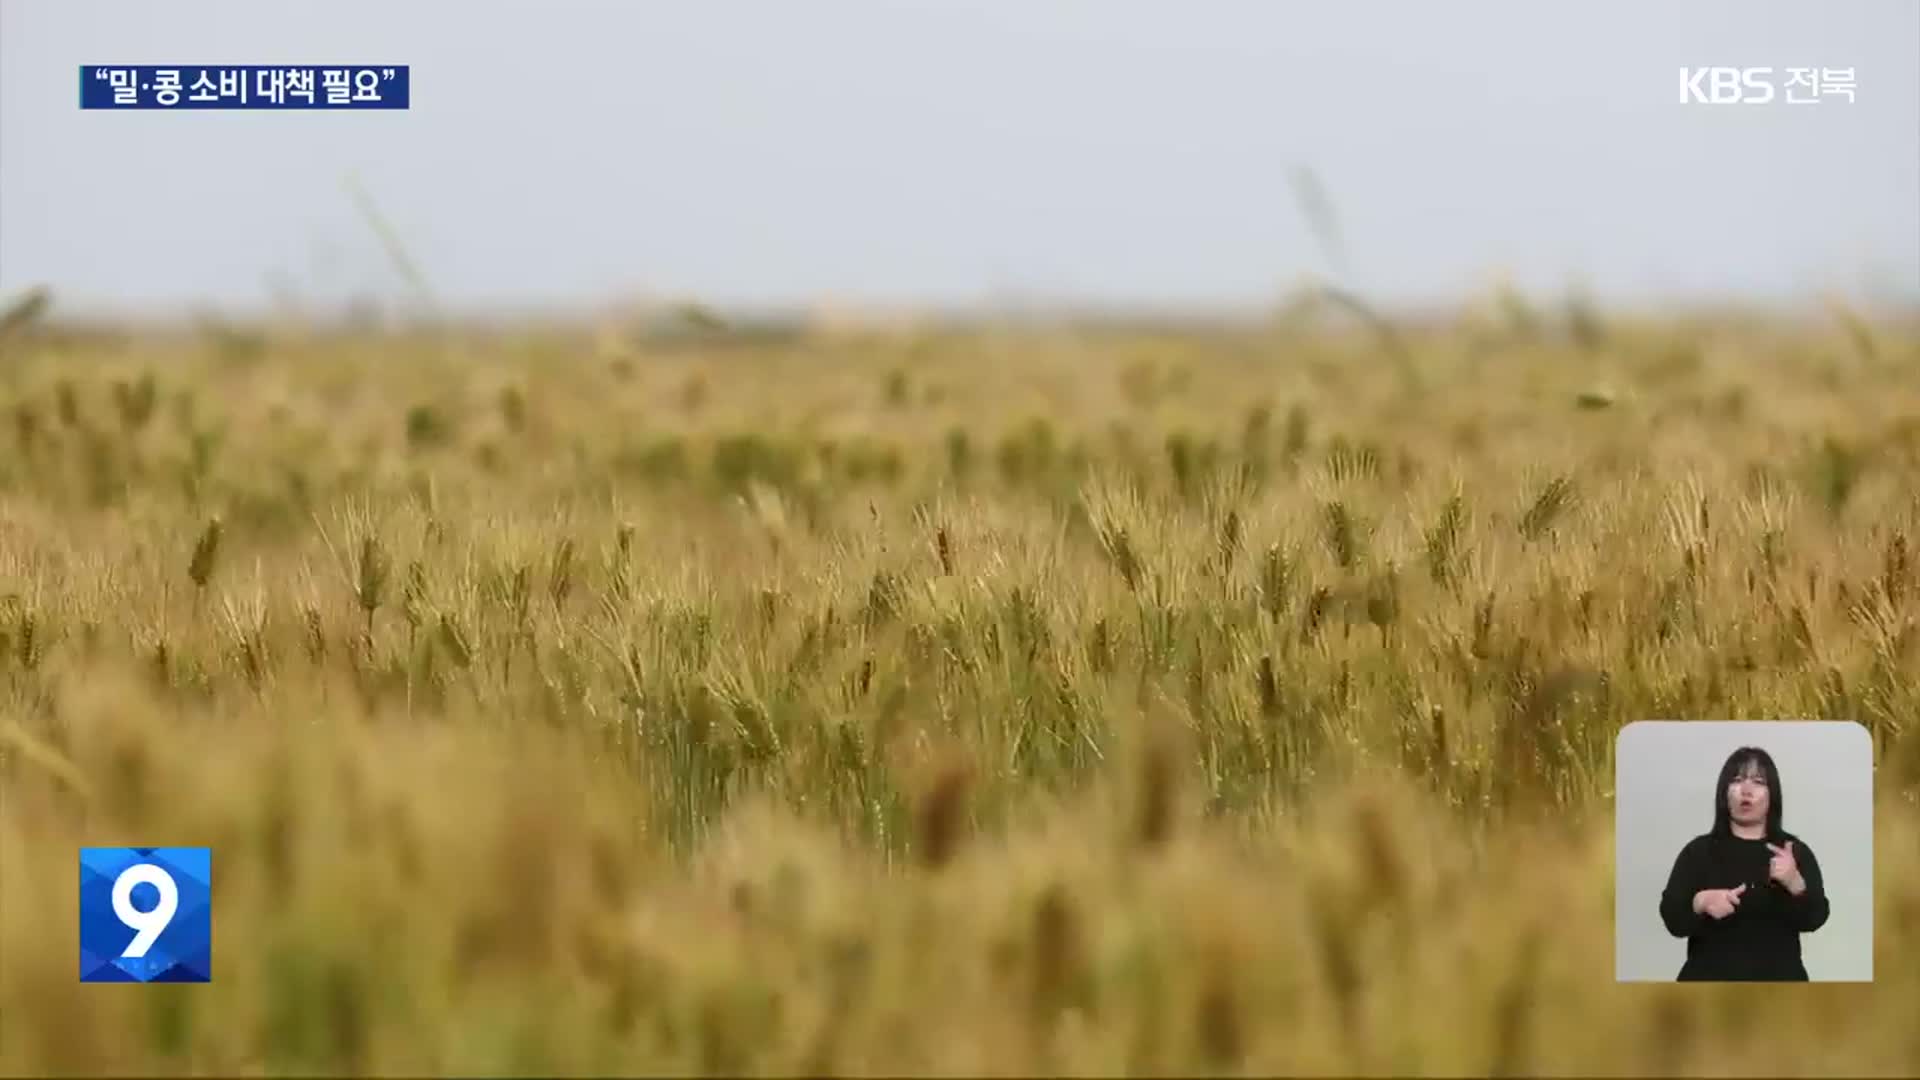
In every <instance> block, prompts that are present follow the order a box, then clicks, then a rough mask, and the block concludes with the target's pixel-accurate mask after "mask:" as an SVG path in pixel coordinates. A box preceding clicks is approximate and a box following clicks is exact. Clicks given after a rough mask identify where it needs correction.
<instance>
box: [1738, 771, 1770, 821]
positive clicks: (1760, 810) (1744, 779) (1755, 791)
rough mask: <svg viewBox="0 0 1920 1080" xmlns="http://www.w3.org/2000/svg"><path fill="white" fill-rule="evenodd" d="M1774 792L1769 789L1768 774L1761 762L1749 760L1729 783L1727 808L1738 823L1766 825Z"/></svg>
mask: <svg viewBox="0 0 1920 1080" xmlns="http://www.w3.org/2000/svg"><path fill="white" fill-rule="evenodd" d="M1771 799H1772V792H1770V791H1768V790H1767V774H1766V773H1765V772H1763V771H1761V769H1760V763H1759V762H1757V761H1749V762H1747V763H1746V764H1744V765H1742V766H1741V767H1740V771H1739V772H1738V773H1736V774H1734V777H1733V782H1732V783H1730V784H1728V785H1727V810H1728V812H1729V813H1731V814H1732V815H1733V820H1734V824H1736V825H1764V824H1766V821H1767V809H1768V807H1769V805H1770V802H1771Z"/></svg>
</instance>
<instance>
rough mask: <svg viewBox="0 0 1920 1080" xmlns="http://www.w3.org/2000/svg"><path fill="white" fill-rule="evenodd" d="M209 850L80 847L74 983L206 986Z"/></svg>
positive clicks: (210, 911)
mask: <svg viewBox="0 0 1920 1080" xmlns="http://www.w3.org/2000/svg"><path fill="white" fill-rule="evenodd" d="M212 889H213V850H212V849H211V848H203V847H170V848H168V847H160V848H156V847H90V848H81V849H80V981H81V982H212V981H213V892H212Z"/></svg>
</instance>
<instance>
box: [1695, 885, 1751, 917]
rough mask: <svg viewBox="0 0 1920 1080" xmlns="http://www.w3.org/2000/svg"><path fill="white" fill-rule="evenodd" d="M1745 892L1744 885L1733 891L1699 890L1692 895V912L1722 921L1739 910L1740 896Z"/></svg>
mask: <svg viewBox="0 0 1920 1080" xmlns="http://www.w3.org/2000/svg"><path fill="white" fill-rule="evenodd" d="M1746 891H1747V887H1746V886H1745V885H1742V886H1740V887H1738V888H1734V889H1701V890H1700V891H1699V892H1697V893H1694V894H1693V910H1695V911H1697V912H1699V913H1700V914H1702V915H1707V916H1710V917H1712V918H1715V919H1724V918H1726V917H1727V916H1729V915H1731V914H1733V913H1734V912H1735V911H1738V910H1739V909H1740V894H1741V893H1744V892H1746Z"/></svg>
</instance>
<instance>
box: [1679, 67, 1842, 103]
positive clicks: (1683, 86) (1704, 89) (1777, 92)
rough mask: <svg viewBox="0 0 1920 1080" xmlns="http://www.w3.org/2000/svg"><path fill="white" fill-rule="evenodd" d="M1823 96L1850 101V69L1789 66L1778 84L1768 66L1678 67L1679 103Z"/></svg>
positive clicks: (1813, 99) (1801, 99) (1816, 99)
mask: <svg viewBox="0 0 1920 1080" xmlns="http://www.w3.org/2000/svg"><path fill="white" fill-rule="evenodd" d="M1782 90H1784V96H1783V95H1782V93H1781V91H1782ZM1822 97H1844V98H1846V99H1847V103H1848V104H1852V103H1853V69H1852V68H1788V69H1787V81H1786V85H1785V86H1784V87H1779V88H1777V87H1776V86H1775V80H1774V77H1773V69H1772V68H1770V67H1750V68H1736V67H1703V68H1684V67H1683V68H1681V69H1680V104H1682V105H1767V104H1771V103H1772V102H1773V101H1774V100H1775V99H1777V98H1783V100H1785V101H1786V103H1787V104H1789V105H1817V104H1819V102H1820V99H1821V98H1822Z"/></svg>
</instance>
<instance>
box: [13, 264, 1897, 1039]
mask: <svg viewBox="0 0 1920 1080" xmlns="http://www.w3.org/2000/svg"><path fill="white" fill-rule="evenodd" d="M1916 376H1920V328H1917V327H1916V326H1914V325H1913V324H1912V323H1911V322H1910V321H1907V322H1902V321H1899V320H1897V319H1891V318H1888V319H1873V320H1870V319H1868V318H1867V317H1865V316H1861V315H1856V314H1853V313H1851V312H1849V311H1848V310H1847V309H1845V308H1844V307H1840V306H1837V305H1836V306H1833V307H1831V308H1829V309H1827V310H1826V311H1824V312H1823V313H1821V314H1820V316H1819V317H1818V318H1814V319H1801V320H1786V319H1778V318H1772V317H1768V316H1766V315H1763V314H1755V313H1731V314H1720V315H1711V316H1706V315H1703V316H1699V317H1690V318H1681V317H1666V318H1660V319H1652V318H1646V319H1635V318H1629V317H1627V316H1625V315H1611V314H1608V313H1604V312H1601V311H1599V310H1596V309H1594V308H1593V307H1591V306H1588V305H1582V304H1577V303H1576V304H1560V303H1554V304H1546V303H1542V302H1539V301H1537V300H1536V301H1529V300H1527V299H1525V298H1522V297H1520V296H1519V295H1517V294H1513V293H1507V294H1504V296H1503V298H1502V299H1501V300H1500V301H1499V302H1497V303H1491V304H1484V305H1478V306H1473V307H1468V308H1464V309H1461V310H1459V311H1455V312H1447V313H1445V314H1440V315H1435V316H1433V317H1432V318H1429V319H1427V320H1425V321H1415V320H1411V319H1403V318H1395V319H1391V320H1385V319H1381V318H1380V317H1377V316H1373V315H1371V313H1370V312H1369V311H1368V310H1367V309H1365V308H1364V306H1361V307H1358V308H1355V307H1351V306H1349V307H1341V306H1340V305H1339V304H1337V303H1332V302H1330V301H1329V300H1328V299H1327V297H1326V296H1325V294H1319V296H1318V298H1317V299H1309V300H1308V301H1306V302H1304V303H1302V304H1300V305H1297V306H1295V307H1293V308H1290V309H1288V310H1287V311H1284V312H1282V313H1280V314H1278V315H1276V316H1275V317H1274V318H1272V319H1271V320H1264V321H1254V322H1247V323H1242V324H1235V325H1204V324H1196V325H1175V324H1158V325H1156V324H1152V323H1149V322H1145V321H1140V322H1136V323H1135V324H1133V325H1125V326H1113V325H1105V324H1075V323H1071V322H1053V323H1049V322H1045V321H1033V322H1028V323H984V324H943V323H937V322H935V323H924V324H916V323H912V322H891V323H884V324H863V323H862V322H860V321H859V320H854V319H848V320H842V321H840V322H837V323H833V324H830V325H822V324H796V325H777V326H771V327H765V328H752V327H748V328H742V327H739V326H735V325H732V324H730V323H729V321H728V320H727V318H726V317H724V316H723V315H718V314H713V313H708V312H702V311H698V310H687V311H682V312H680V313H679V314H678V315H677V316H676V317H674V318H673V319H670V320H668V322H667V323H666V324H665V325H650V326H648V327H645V328H643V327H638V326H635V325H630V324H628V323H624V322H618V321H609V322H608V323H606V324H604V325H602V326H599V327H595V328H590V329H582V328H577V327H566V326H533V325H525V326H520V325H500V326H492V327H486V328H481V329H472V330H461V329H459V328H448V327H441V328H423V329H419V330H415V331H404V330H380V329H378V328H366V329H361V330H357V331H325V330H319V329H312V328H308V329H301V328H299V327H293V326H273V325H267V324H261V325H239V324H221V323H213V322H208V323H204V324H202V325H199V326H197V327H191V326H190V327H176V328H147V329H114V328H110V327H92V328H86V327H74V326H71V325H67V326H57V325H53V324H48V323H44V322H42V321H37V320H36V319H35V318H33V317H32V315H31V313H28V314H26V315H21V316H20V317H19V318H17V319H16V320H15V325H13V326H11V327H9V329H8V330H7V331H6V332H5V333H4V336H0V417H3V418H4V421H5V430H4V432H0V438H3V440H4V451H0V1071H4V1072H6V1073H8V1074H21V1075H24V1074H58V1075H69V1074H114V1075H129V1074H182V1073H195V1074H199V1073H225V1074H233V1073H246V1074H258V1073H298V1074H313V1073H325V1074H335V1073H355V1074H373V1073H378V1074H400V1073H416V1074H417V1073H439V1072H458V1073H466V1074H517V1073H564V1074H582V1073H598V1074H608V1073H635V1072H675V1073H690V1072H701V1073H741V1072H747V1073H759V1072H779V1073H795V1072H806V1073H812V1074H821V1073H881V1072H885V1073H896V1074H897V1073H940V1074H977V1073H991V1074H1001V1073H1028V1074H1032V1073H1043V1072H1054V1071H1060V1072H1070V1073H1100V1074H1115V1073H1123V1072H1124V1073H1141V1072H1145V1073H1166V1072H1177V1073H1195V1072H1202V1073H1213V1074H1239V1073H1249V1074H1271V1073H1276V1072H1288V1073H1291V1072H1316V1073H1348V1072H1373V1073H1381V1072H1388V1073H1399V1074H1415V1073H1418V1074H1427V1073H1451V1074H1460V1073H1468V1074H1509V1073H1523V1074H1524V1073H1565V1074H1584V1075H1593V1074H1637V1075H1638V1074H1644V1075H1672V1074H1675V1073H1681V1072H1685V1073H1691V1074H1698V1075H1720V1074H1727V1075H1732V1074H1736V1073H1738V1074H1743V1075H1744V1074H1750V1073H1752V1072H1753V1071H1754V1070H1755V1069H1759V1070H1760V1071H1762V1072H1765V1073H1768V1074H1796V1075H1801V1074H1848V1075H1900V1074H1905V1075H1911V1074H1912V1073H1914V1072H1915V1071H1916V1070H1920V1034H1916V1032H1915V1028H1914V1026H1913V1024H1912V1018H1913V1016H1914V1015H1915V1014H1916V1011H1920V968H1916V966H1915V965H1914V964H1913V963H1912V961H1911V956H1912V955H1913V953H1914V952H1915V950H1916V948H1920V728H1916V723H1920V721H1916V717H1917V716H1920V709H1917V708H1916V706H1917V705H1920V687H1917V686H1916V679H1915V677H1914V672H1915V671H1916V670H1920V630H1916V620H1915V615H1916V612H1920V571H1917V570H1916V568H1915V561H1916V558H1917V557H1920V553H1917V552H1916V551H1915V550H1914V549H1915V545H1916V544H1917V543H1920V377H1916ZM1645 718H1675V719H1703V720H1706V719H1717V718H1740V719H1765V718H1786V719H1803V718H1817V719H1831V720H1834V721H1850V722H1856V723H1860V724H1862V725H1864V726H1865V727H1866V728H1867V729H1868V730H1869V732H1870V733H1871V734H1872V736H1873V739H1874V746H1875V761H1876V779H1875V784H1876V791H1877V803H1876V811H1875V833H1876V836H1875V840H1876V853H1877V857H1876V866H1875V886H1876V894H1877V895H1876V903H1877V906H1876V911H1875V964H1874V970H1875V973H1876V982H1875V983H1873V984H1871V985H1827V986H1809V987H1787V988H1773V989H1759V990H1756V989H1746V988H1740V987H1685V988H1683V987H1660V986H1621V985H1616V984H1615V982H1614V980H1613V941H1612V932H1613V929H1612V926H1613V924H1612V904H1613V902H1614V901H1613V885H1612V866H1613V863H1612V847H1611V843H1612V841H1611V829H1612V820H1613V815H1612V807H1611V804H1610V801H1609V800H1610V798H1611V790H1612V763H1611V754H1612V747H1613V740H1614V737H1615V735H1616V734H1617V732H1618V731H1619V729H1620V728H1621V727H1622V726H1623V725H1625V724H1627V723H1630V722H1632V721H1634V720H1638V719H1645ZM1709 787H1710V778H1707V777H1703V778H1702V791H1701V808H1702V814H1703V820H1702V827H1703V828H1704V827H1705V825H1706V820H1705V811H1706V809H1707V805H1708V804H1707V799H1708V797H1709V795H1710V792H1709V790H1708V788H1709ZM1790 794H1791V793H1789V795H1790ZM1788 824H1789V827H1791V807H1789V821H1788ZM148 843H154V844H181V845H186V844H194V845H198V844H206V845H210V846H211V847H212V848H213V859H214V959H213V963H214V978H213V982H212V983H211V984H210V985H206V986H145V987H142V986H100V985H83V984H81V983H79V982H78V979H77V973H76V970H75V965H76V960H75V956H76V943H75V936H76V918H75V891H76V867H75V849H76V848H78V847H79V846H82V845H86V844H148ZM1646 902H1647V903H1648V904H1653V903H1656V902H1657V900H1656V898H1654V897H1648V898H1647V900H1646Z"/></svg>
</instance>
